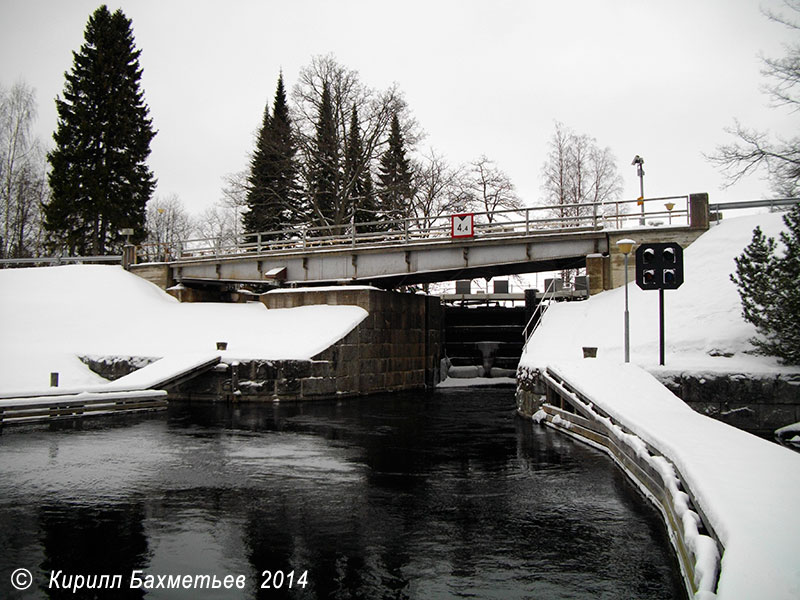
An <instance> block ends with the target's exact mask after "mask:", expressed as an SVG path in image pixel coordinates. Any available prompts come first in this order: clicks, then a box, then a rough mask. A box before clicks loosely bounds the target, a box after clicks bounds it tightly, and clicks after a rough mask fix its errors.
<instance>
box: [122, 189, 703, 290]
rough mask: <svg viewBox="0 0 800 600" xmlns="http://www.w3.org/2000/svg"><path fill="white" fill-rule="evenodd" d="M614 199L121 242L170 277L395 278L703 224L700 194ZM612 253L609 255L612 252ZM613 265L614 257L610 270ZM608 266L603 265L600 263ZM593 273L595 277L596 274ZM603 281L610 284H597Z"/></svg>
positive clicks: (573, 258) (198, 281)
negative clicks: (222, 236)
mask: <svg viewBox="0 0 800 600" xmlns="http://www.w3.org/2000/svg"><path fill="white" fill-rule="evenodd" d="M638 204H639V203H638V202H637V201H636V200H632V201H620V202H612V203H597V204H581V205H563V206H558V207H553V206H547V207H532V208H525V209H522V210H502V211H494V212H482V213H472V214H469V215H445V216H441V217H436V218H430V219H399V220H394V221H381V222H375V223H355V224H354V223H349V224H347V225H340V226H331V227H308V228H303V229H296V228H295V229H286V230H281V231H271V232H262V233H256V234H247V235H243V236H239V237H238V238H237V239H235V240H232V241H231V242H229V243H223V242H221V241H220V240H216V239H195V240H183V241H181V242H178V243H175V244H142V245H139V246H135V247H128V248H127V249H126V255H125V256H126V262H127V263H130V264H129V265H128V266H129V268H130V269H131V270H132V271H133V272H135V273H137V274H139V275H141V276H143V277H145V278H147V279H150V280H151V281H154V282H156V283H158V284H159V285H161V286H162V287H168V286H169V285H171V283H172V282H180V283H183V284H185V285H187V286H189V287H193V286H220V285H227V284H258V285H265V284H273V285H284V286H300V285H303V286H305V285H325V284H328V285H330V284H343V283H350V284H355V283H358V284H369V285H373V286H376V287H380V288H384V289H391V288H395V287H398V286H401V285H410V284H419V283H429V282H435V281H452V280H455V279H475V278H479V277H482V278H487V279H489V278H492V277H496V276H502V275H510V274H521V273H533V272H545V271H555V270H560V269H567V268H582V267H586V266H587V256H596V257H599V256H604V257H606V258H608V257H609V256H611V257H612V259H613V256H614V255H615V254H616V243H615V242H616V239H618V238H620V237H624V236H632V235H633V236H636V237H637V239H638V240H639V241H647V240H649V239H650V238H653V239H658V240H659V241H664V240H668V241H680V242H681V243H683V244H688V243H691V241H693V239H694V238H695V237H697V235H699V234H700V233H702V231H704V230H706V229H707V228H708V222H709V206H708V196H707V195H706V194H692V195H689V196H671V197H664V198H649V199H647V200H646V201H645V202H644V204H643V205H641V206H642V210H641V211H640V210H639V206H637V205H638ZM612 262H613V260H612ZM615 268H618V267H616V266H612V269H611V270H612V271H613V270H614V269H615ZM607 270H608V269H605V268H603V267H602V266H601V267H600V270H599V272H603V271H607ZM594 280H595V283H597V282H598V278H597V277H594ZM600 285H601V287H600V288H599V289H598V290H595V291H600V290H602V289H603V287H608V285H607V284H606V285H603V284H602V278H601V280H600Z"/></svg>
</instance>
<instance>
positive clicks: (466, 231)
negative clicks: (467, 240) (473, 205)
mask: <svg viewBox="0 0 800 600" xmlns="http://www.w3.org/2000/svg"><path fill="white" fill-rule="evenodd" d="M474 217H475V215H473V214H472V213H467V214H463V215H453V216H452V217H451V220H450V236H451V237H454V238H462V237H472V236H474V235H475V229H474V225H475V222H474Z"/></svg>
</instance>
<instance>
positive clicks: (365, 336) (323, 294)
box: [240, 287, 443, 399]
mask: <svg viewBox="0 0 800 600" xmlns="http://www.w3.org/2000/svg"><path fill="white" fill-rule="evenodd" d="M261 301H262V302H263V303H264V304H265V305H266V306H267V307H268V308H270V309H275V308H292V307H296V306H308V305H315V304H328V305H351V306H360V307H361V308H363V309H365V310H366V311H367V312H368V313H369V314H368V315H367V317H366V318H365V319H364V320H363V321H362V322H361V323H360V324H359V325H358V326H357V327H356V328H355V329H354V330H353V331H351V332H350V333H349V334H348V335H346V336H345V337H344V338H343V339H342V340H340V341H338V342H337V343H336V344H334V345H333V346H331V347H330V348H328V349H327V350H324V351H323V352H321V353H319V354H318V355H316V356H314V357H312V359H311V360H310V361H309V372H308V374H307V375H306V376H303V377H300V378H299V379H298V384H297V385H296V386H295V387H293V388H292V389H291V390H289V389H286V390H285V392H289V393H290V395H293V396H296V397H297V399H307V398H313V397H317V398H321V397H333V396H341V395H345V396H355V395H364V394H372V393H378V392H388V391H398V390H412V389H423V388H425V387H430V386H433V385H435V383H437V382H438V379H439V364H440V358H441V345H442V344H441V342H442V314H443V313H442V308H441V302H440V300H439V298H437V297H433V296H423V295H418V294H404V293H397V292H386V291H383V290H378V289H373V288H357V287H353V288H348V287H342V288H323V289H321V290H313V289H312V290H301V291H297V292H293V291H281V292H278V293H275V292H273V293H267V294H263V295H262V296H261ZM241 385H242V384H241V381H240V387H241ZM292 392H293V393H292ZM242 393H243V394H244V393H245V390H244V389H243V388H242Z"/></svg>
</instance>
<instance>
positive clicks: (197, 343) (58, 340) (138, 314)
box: [0, 265, 367, 393]
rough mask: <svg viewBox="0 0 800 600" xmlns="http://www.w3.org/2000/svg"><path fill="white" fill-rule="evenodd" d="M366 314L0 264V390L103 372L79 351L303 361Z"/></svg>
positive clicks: (98, 272)
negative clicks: (186, 297)
mask: <svg viewBox="0 0 800 600" xmlns="http://www.w3.org/2000/svg"><path fill="white" fill-rule="evenodd" d="M366 316H367V312H366V311H365V310H364V309H362V308H359V307H356V306H303V307H297V308H289V309H277V310H267V308H266V307H265V306H264V305H263V304H261V303H248V304H221V303H198V304H181V303H180V302H178V301H177V300H175V299H174V298H173V297H172V296H170V295H169V294H166V293H165V292H163V291H162V290H161V289H159V288H158V287H156V286H155V285H153V284H152V283H149V282H148V281H145V280H144V279H141V278H140V277H137V276H136V275H132V274H130V273H128V272H126V271H125V270H123V269H122V268H121V267H116V266H100V265H70V266H60V267H46V268H31V269H5V270H0V331H2V338H0V391H2V392H4V393H9V392H16V391H19V392H30V391H31V390H37V389H47V387H48V386H49V381H50V373H51V372H54V371H57V372H59V374H60V384H61V386H63V387H69V388H74V387H81V386H90V385H93V384H95V385H96V384H98V383H104V382H105V381H106V380H105V379H103V378H101V377H99V376H98V375H96V374H94V373H92V372H91V371H89V369H88V368H87V367H86V366H85V365H84V364H83V363H82V362H81V361H80V360H79V359H78V358H77V357H78V356H83V355H97V356H107V355H124V356H153V357H163V356H168V355H181V354H186V355H190V354H204V353H207V352H214V351H215V348H216V342H227V343H228V349H227V350H226V351H224V352H222V353H221V355H222V356H223V357H224V358H225V359H226V360H227V359H267V360H269V359H308V358H310V357H311V356H313V355H315V354H317V353H319V352H321V351H322V350H324V349H325V348H327V347H329V346H330V345H331V344H333V343H335V342H336V341H338V340H340V339H341V338H343V337H344V336H345V335H347V334H348V333H349V332H350V331H351V330H352V329H353V328H355V327H356V326H357V325H358V324H359V323H360V322H361V321H362V320H363V319H364V318H365V317H366Z"/></svg>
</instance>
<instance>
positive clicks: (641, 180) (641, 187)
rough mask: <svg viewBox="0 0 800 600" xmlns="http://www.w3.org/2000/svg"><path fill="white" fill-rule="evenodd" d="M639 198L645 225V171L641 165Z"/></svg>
mask: <svg viewBox="0 0 800 600" xmlns="http://www.w3.org/2000/svg"><path fill="white" fill-rule="evenodd" d="M639 198H641V199H642V222H641V224H642V225H644V169H643V168H642V165H639Z"/></svg>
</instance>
